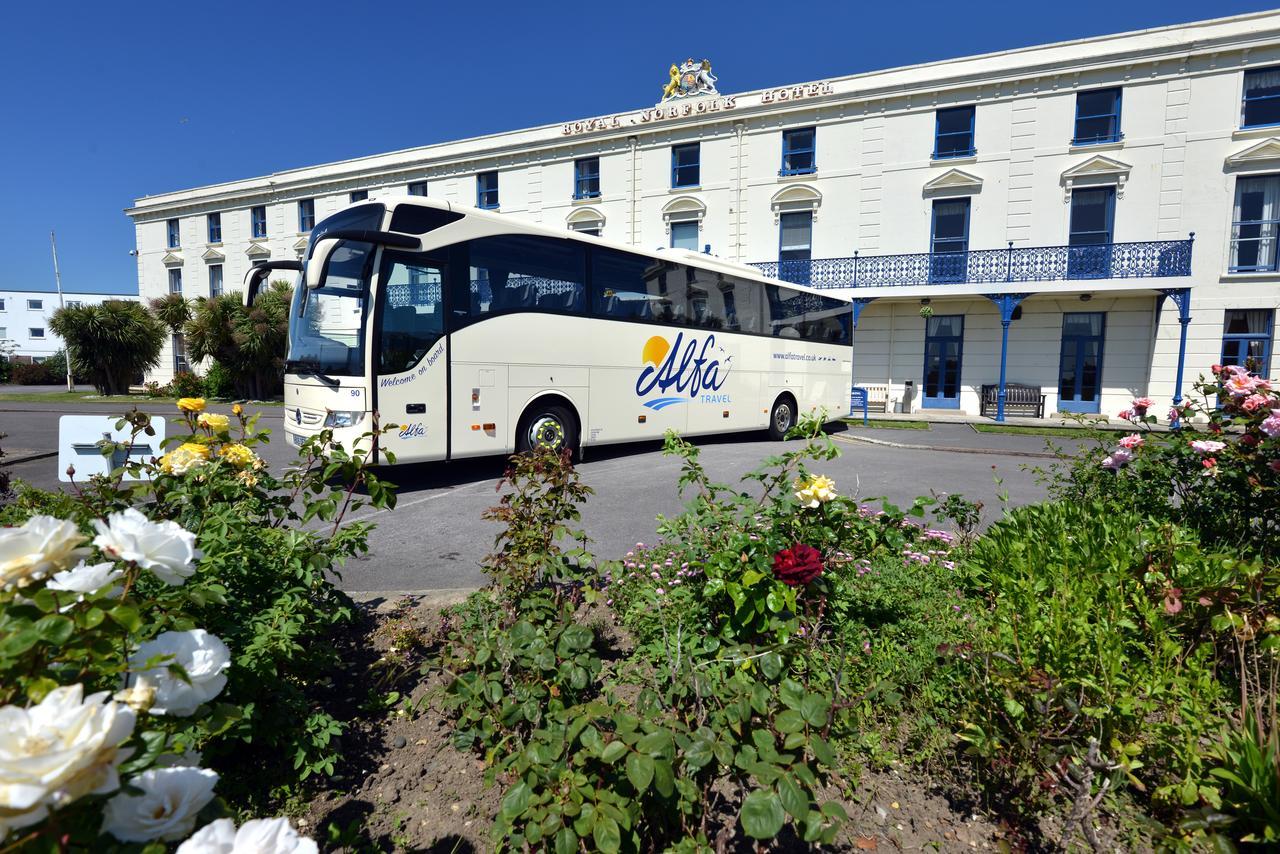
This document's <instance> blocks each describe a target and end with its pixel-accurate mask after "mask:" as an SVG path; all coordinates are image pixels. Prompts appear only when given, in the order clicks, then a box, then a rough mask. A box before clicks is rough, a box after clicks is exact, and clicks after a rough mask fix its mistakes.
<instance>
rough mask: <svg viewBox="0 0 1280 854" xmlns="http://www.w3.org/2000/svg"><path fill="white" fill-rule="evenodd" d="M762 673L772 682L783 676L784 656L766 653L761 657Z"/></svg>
mask: <svg viewBox="0 0 1280 854" xmlns="http://www.w3.org/2000/svg"><path fill="white" fill-rule="evenodd" d="M760 672H761V673H763V674H764V675H765V677H766V678H768V679H770V680H773V679H777V678H778V677H779V676H780V675H781V674H782V656H780V655H778V654H777V653H776V652H766V653H765V654H764V655H762V656H761V657H760Z"/></svg>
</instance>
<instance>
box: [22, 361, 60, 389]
mask: <svg viewBox="0 0 1280 854" xmlns="http://www.w3.org/2000/svg"><path fill="white" fill-rule="evenodd" d="M59 379H60V377H59V376H58V375H57V374H55V373H54V372H53V371H51V370H49V367H48V365H45V364H44V363H43V362H41V363H39V364H35V363H30V364H28V363H25V362H17V363H15V364H14V366H13V368H12V369H11V370H10V381H11V382H12V383H13V384H14V385H52V384H54V383H56V382H57V381H58V380H59Z"/></svg>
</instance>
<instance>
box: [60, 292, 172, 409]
mask: <svg viewBox="0 0 1280 854" xmlns="http://www.w3.org/2000/svg"><path fill="white" fill-rule="evenodd" d="M49 328H50V329H52V330H53V331H54V332H55V333H57V334H58V336H59V337H60V338H62V340H63V341H65V342H67V348H68V350H69V352H70V354H71V369H72V371H74V372H75V375H76V376H83V377H86V378H87V379H88V381H89V382H90V383H92V384H93V387H94V388H95V389H97V390H98V393H99V394H124V393H125V392H127V391H128V390H129V386H130V385H131V384H132V383H133V382H134V381H135V379H136V378H138V377H140V376H141V375H142V374H143V373H144V372H146V371H148V370H150V369H151V368H154V367H155V366H156V365H158V364H160V351H161V348H162V347H163V346H164V334H165V333H164V327H163V326H162V325H161V324H160V322H159V321H158V320H156V318H155V317H153V316H152V314H151V313H150V312H149V311H147V309H146V307H145V306H143V305H141V304H139V303H137V302H134V301H132V300H104V301H103V302H100V303H94V304H88V305H74V306H73V305H69V306H66V307H65V308H60V309H58V310H57V311H55V312H54V313H53V316H52V317H51V318H50V319H49Z"/></svg>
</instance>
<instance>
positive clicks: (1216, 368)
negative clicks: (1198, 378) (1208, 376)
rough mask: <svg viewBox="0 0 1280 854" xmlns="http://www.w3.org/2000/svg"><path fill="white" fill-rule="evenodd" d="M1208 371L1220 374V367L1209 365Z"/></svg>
mask: <svg viewBox="0 0 1280 854" xmlns="http://www.w3.org/2000/svg"><path fill="white" fill-rule="evenodd" d="M1209 370H1211V371H1213V372H1214V373H1215V374H1220V373H1222V365H1210V366H1209Z"/></svg>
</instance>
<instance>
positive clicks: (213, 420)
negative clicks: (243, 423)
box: [196, 412, 231, 433]
mask: <svg viewBox="0 0 1280 854" xmlns="http://www.w3.org/2000/svg"><path fill="white" fill-rule="evenodd" d="M196 423H197V424H199V425H200V426H201V427H204V428H206V429H209V430H212V431H213V432H215V433H225V432H227V431H228V430H230V429H231V419H230V418H228V417H227V416H225V415H219V414H218V413H216V412H201V413H200V417H199V418H197V419H196Z"/></svg>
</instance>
